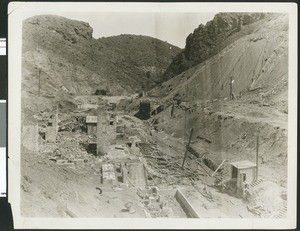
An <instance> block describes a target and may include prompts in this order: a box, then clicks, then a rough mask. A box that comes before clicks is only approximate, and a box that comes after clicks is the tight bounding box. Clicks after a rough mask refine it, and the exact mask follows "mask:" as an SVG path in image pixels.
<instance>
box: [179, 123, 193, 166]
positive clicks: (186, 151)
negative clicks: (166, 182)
mask: <svg viewBox="0 0 300 231" xmlns="http://www.w3.org/2000/svg"><path fill="white" fill-rule="evenodd" d="M193 131H194V128H192V130H191V134H190V138H189V142H188V144H187V145H186V150H185V154H184V157H183V161H182V166H181V167H182V168H183V165H184V162H185V159H186V155H187V153H188V147H189V146H190V143H191V139H192V135H193Z"/></svg>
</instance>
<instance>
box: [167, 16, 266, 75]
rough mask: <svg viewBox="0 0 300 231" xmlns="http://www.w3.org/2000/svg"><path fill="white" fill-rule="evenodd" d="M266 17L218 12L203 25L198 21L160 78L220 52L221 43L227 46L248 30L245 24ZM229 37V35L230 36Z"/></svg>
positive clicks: (178, 71) (179, 71)
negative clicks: (179, 51) (183, 46)
mask: <svg viewBox="0 0 300 231" xmlns="http://www.w3.org/2000/svg"><path fill="white" fill-rule="evenodd" d="M266 16H267V14H264V13H219V14H217V15H216V16H215V17H214V19H213V20H211V21H209V22H207V23H206V25H203V24H200V25H199V27H198V28H196V29H195V30H194V32H193V33H191V34H190V35H189V36H188V37H187V38H186V46H185V48H184V50H183V51H182V52H181V53H179V54H178V55H177V56H176V57H175V58H174V60H173V62H172V63H171V64H170V66H169V67H168V69H167V71H166V72H165V73H164V76H163V80H168V79H170V78H172V77H174V76H176V75H178V74H180V73H182V72H183V71H185V70H187V69H189V68H191V67H193V66H195V65H197V64H199V63H201V62H203V61H205V60H206V59H208V58H210V57H211V56H213V55H214V54H217V53H218V52H219V51H221V49H222V47H224V45H225V46H226V45H229V44H230V43H231V42H233V41H234V40H236V39H238V38H239V37H241V36H242V35H245V33H251V32H252V30H251V28H249V27H248V25H250V24H252V23H254V22H257V21H259V20H261V19H263V18H265V17H266ZM230 37H232V38H231V39H229V38H230ZM222 43H223V44H222Z"/></svg>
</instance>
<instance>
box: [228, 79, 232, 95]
mask: <svg viewBox="0 0 300 231" xmlns="http://www.w3.org/2000/svg"><path fill="white" fill-rule="evenodd" d="M229 87H230V91H229V94H230V96H229V99H232V76H230V84H229Z"/></svg>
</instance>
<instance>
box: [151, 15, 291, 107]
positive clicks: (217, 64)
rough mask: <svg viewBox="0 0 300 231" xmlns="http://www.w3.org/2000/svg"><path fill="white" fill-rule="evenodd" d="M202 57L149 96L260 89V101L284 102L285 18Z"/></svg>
mask: <svg viewBox="0 0 300 231" xmlns="http://www.w3.org/2000/svg"><path fill="white" fill-rule="evenodd" d="M253 29H254V31H253V32H252V33H251V34H246V35H244V36H242V37H241V38H239V39H237V40H235V41H234V42H233V43H231V44H230V45H228V46H226V47H225V48H224V49H222V50H221V52H220V53H218V54H217V55H214V56H213V57H211V58H209V59H207V60H205V61H204V62H202V63H201V64H198V65H196V66H194V67H192V68H190V69H188V70H186V71H184V72H182V73H181V74H179V75H177V76H175V77H173V78H172V79H170V80H169V81H167V82H164V83H162V84H160V86H158V87H157V88H155V89H153V90H152V91H151V94H152V95H156V96H165V97H166V98H168V99H172V97H174V96H175V95H176V94H179V95H180V96H181V97H182V99H183V100H184V101H195V100H196V101H197V100H210V99H216V98H229V91H230V81H231V78H232V80H233V84H232V88H233V93H234V94H235V96H236V97H239V96H243V95H245V96H246V95H247V94H249V93H251V92H260V95H261V97H262V99H263V100H261V101H260V103H261V102H262V101H272V102H273V103H275V102H278V103H279V104H280V102H281V103H282V104H283V105H286V106H287V104H286V102H287V86H288V82H287V81H288V17H287V15H280V14H276V15H273V16H270V17H268V18H265V19H263V20H261V21H260V23H259V24H257V25H256V26H255V27H254V28H253Z"/></svg>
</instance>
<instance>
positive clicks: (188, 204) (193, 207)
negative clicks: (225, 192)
mask: <svg viewBox="0 0 300 231" xmlns="http://www.w3.org/2000/svg"><path fill="white" fill-rule="evenodd" d="M175 199H176V200H177V202H178V203H179V204H180V206H181V208H182V209H183V211H184V212H185V213H186V215H187V217H190V218H226V217H227V215H226V214H225V213H224V212H223V211H222V210H221V209H220V208H219V205H218V204H217V203H215V202H210V201H208V200H207V198H206V197H204V196H202V195H201V194H200V193H199V192H198V191H196V190H195V189H194V188H192V187H186V188H181V189H177V191H176V193H175Z"/></svg>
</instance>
